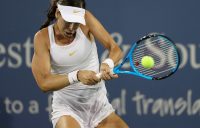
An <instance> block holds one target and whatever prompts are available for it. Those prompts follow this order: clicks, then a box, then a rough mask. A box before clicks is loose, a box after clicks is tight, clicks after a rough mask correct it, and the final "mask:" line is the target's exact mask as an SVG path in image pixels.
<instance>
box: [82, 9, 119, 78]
mask: <svg viewBox="0 0 200 128" xmlns="http://www.w3.org/2000/svg"><path fill="white" fill-rule="evenodd" d="M85 17H86V24H87V26H88V27H89V31H90V32H91V33H92V34H93V35H94V37H95V38H96V39H97V40H98V41H99V42H100V43H101V44H102V45H103V46H104V47H105V48H106V49H108V51H109V58H111V59H112V60H113V62H114V64H115V65H117V64H118V63H119V61H120V60H121V58H122V56H123V53H122V51H121V49H120V48H119V46H118V45H117V43H116V42H115V41H114V39H113V38H112V37H111V36H110V34H109V33H108V32H107V31H106V30H105V28H104V27H103V25H102V24H101V23H100V22H99V21H98V20H97V19H96V18H95V17H94V16H93V15H92V14H91V13H90V12H89V11H86V15H85ZM100 71H101V72H102V73H103V74H102V79H104V80H109V79H112V78H117V77H118V76H117V75H113V74H111V73H110V68H109V66H108V65H107V64H104V63H102V64H101V67H100Z"/></svg>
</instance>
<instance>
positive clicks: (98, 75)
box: [96, 69, 115, 79]
mask: <svg viewBox="0 0 200 128" xmlns="http://www.w3.org/2000/svg"><path fill="white" fill-rule="evenodd" d="M110 73H111V74H112V75H113V74H115V73H114V72H113V69H110ZM96 77H97V78H99V79H101V77H102V73H101V72H100V73H97V74H96Z"/></svg>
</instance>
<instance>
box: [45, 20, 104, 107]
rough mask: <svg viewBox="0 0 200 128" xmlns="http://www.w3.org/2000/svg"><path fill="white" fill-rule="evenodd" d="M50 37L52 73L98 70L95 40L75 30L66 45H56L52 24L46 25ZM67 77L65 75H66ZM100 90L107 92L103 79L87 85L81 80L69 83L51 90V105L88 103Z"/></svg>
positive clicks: (79, 30)
mask: <svg viewBox="0 0 200 128" xmlns="http://www.w3.org/2000/svg"><path fill="white" fill-rule="evenodd" d="M48 32H49V39H50V58H51V72H52V73H53V74H68V73H70V72H72V71H74V70H92V71H95V72H96V73H98V72H99V59H98V54H97V47H96V43H95V40H92V41H90V40H89V39H88V38H87V37H86V36H85V35H84V33H83V32H82V30H81V28H78V29H77V30H76V36H75V38H74V40H73V41H72V42H71V43H70V44H68V45H63V46H61V45H58V44H57V43H56V42H55V37H54V30H53V24H52V25H50V26H49V27H48ZM66 79H67V77H66ZM100 90H102V91H103V93H107V91H106V88H105V84H104V81H103V80H102V81H101V82H99V83H97V84H96V85H92V86H88V85H84V84H83V83H81V82H78V83H75V84H71V85H69V86H67V87H65V88H63V89H60V90H58V91H54V92H53V105H57V104H70V102H73V103H74V102H75V101H76V102H77V103H81V104H83V103H86V104H90V102H91V99H92V97H94V96H95V95H96V93H97V92H98V93H99V92H102V91H100Z"/></svg>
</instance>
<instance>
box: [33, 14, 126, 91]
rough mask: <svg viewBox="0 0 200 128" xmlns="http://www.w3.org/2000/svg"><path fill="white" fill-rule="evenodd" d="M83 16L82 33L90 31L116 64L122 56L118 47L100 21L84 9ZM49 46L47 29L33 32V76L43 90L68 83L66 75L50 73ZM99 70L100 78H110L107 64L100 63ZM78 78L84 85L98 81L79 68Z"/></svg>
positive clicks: (94, 74)
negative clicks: (100, 72) (84, 19)
mask: <svg viewBox="0 0 200 128" xmlns="http://www.w3.org/2000/svg"><path fill="white" fill-rule="evenodd" d="M85 18H86V24H87V25H86V26H84V27H83V26H82V28H83V31H84V33H85V34H86V36H87V37H89V33H92V34H93V35H94V37H95V38H97V40H98V41H99V42H101V43H102V45H103V46H104V47H105V48H106V49H108V50H109V58H111V59H112V60H113V61H114V63H115V65H116V64H117V63H118V61H119V60H120V59H121V57H122V52H121V50H120V48H119V47H118V45H117V44H116V43H115V41H114V40H113V39H112V37H111V36H110V35H109V33H108V32H107V31H106V30H105V29H104V27H103V26H102V25H101V23H100V22H99V21H98V20H97V19H96V18H95V17H94V16H93V15H92V14H91V13H90V12H89V11H86V15H85ZM49 47H50V44H49V37H48V30H47V28H45V29H42V30H40V31H39V32H37V33H36V34H35V37H34V55H33V58H32V72H33V76H34V78H35V80H36V82H37V84H38V86H39V88H40V89H41V90H42V91H43V92H48V91H56V90H59V89H62V88H64V87H66V86H69V85H70V83H69V80H68V77H67V75H56V74H52V73H51V64H50V53H49ZM101 71H105V72H104V73H103V74H104V75H103V78H102V79H104V80H109V79H111V75H110V68H109V66H108V65H107V64H102V65H101ZM112 78H117V75H116V76H112ZM78 79H79V81H80V82H82V83H83V84H86V85H94V84H96V83H98V82H99V81H100V80H99V79H98V78H97V77H96V73H95V72H93V71H89V70H80V71H79V72H78Z"/></svg>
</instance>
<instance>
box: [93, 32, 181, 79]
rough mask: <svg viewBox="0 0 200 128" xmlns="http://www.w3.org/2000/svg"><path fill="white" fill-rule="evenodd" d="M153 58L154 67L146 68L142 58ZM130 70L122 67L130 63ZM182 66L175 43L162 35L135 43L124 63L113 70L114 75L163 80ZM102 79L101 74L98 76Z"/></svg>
mask: <svg viewBox="0 0 200 128" xmlns="http://www.w3.org/2000/svg"><path fill="white" fill-rule="evenodd" d="M144 56H150V57H151V58H153V62H154V66H153V67H151V68H146V67H144V66H143V65H142V62H141V61H142V58H143V57H144ZM128 60H129V64H130V68H129V69H128V70H127V69H123V68H122V66H123V65H124V64H125V63H126V62H128ZM179 64H180V56H179V53H178V50H177V47H176V45H175V44H174V42H173V41H172V40H171V39H170V38H169V37H167V36H165V35H161V34H149V35H147V36H144V37H143V38H141V39H140V40H138V41H137V42H136V43H134V44H133V45H132V46H131V48H130V50H129V52H128V54H127V55H126V57H125V58H124V59H123V61H122V63H121V64H119V65H118V66H116V67H114V69H112V72H113V74H130V75H135V76H139V77H142V78H145V79H149V80H161V79H164V78H167V77H169V76H171V75H172V74H174V73H175V72H176V71H177V69H178V67H179ZM97 77H99V78H101V73H98V74H97Z"/></svg>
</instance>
